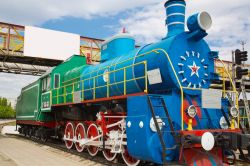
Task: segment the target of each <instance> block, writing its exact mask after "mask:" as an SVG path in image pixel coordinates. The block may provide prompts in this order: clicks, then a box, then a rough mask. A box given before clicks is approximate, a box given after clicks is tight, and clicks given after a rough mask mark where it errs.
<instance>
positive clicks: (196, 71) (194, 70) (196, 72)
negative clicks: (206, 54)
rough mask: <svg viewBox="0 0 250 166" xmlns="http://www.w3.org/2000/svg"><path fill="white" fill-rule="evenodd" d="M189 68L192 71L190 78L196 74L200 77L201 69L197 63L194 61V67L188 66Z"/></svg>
mask: <svg viewBox="0 0 250 166" xmlns="http://www.w3.org/2000/svg"><path fill="white" fill-rule="evenodd" d="M188 68H189V69H191V71H192V72H191V76H190V77H192V76H193V75H194V74H195V75H196V76H197V77H199V73H198V70H199V69H200V67H199V66H196V64H195V62H194V61H193V66H190V65H189V66H188Z"/></svg>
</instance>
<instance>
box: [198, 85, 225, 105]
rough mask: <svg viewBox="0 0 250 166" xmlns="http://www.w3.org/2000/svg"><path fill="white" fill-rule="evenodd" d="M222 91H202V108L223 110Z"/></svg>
mask: <svg viewBox="0 0 250 166" xmlns="http://www.w3.org/2000/svg"><path fill="white" fill-rule="evenodd" d="M221 96H222V91H221V90H217V89H202V108H211V109H221Z"/></svg>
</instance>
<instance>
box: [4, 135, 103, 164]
mask: <svg viewBox="0 0 250 166" xmlns="http://www.w3.org/2000/svg"><path fill="white" fill-rule="evenodd" d="M0 165H1V166H16V165H18V166H34V165H36V166H49V165H53V166H69V165H70V166H83V165H84V166H92V165H93V166H94V165H95V166H98V165H99V166H100V165H101V164H99V163H96V162H94V161H91V160H88V159H83V158H81V157H79V156H76V155H72V154H70V153H67V152H63V151H60V150H58V149H54V148H51V147H48V146H45V145H40V144H37V143H35V142H32V141H29V140H25V139H18V138H15V137H9V136H2V135H0Z"/></svg>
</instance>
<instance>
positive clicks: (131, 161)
mask: <svg viewBox="0 0 250 166" xmlns="http://www.w3.org/2000/svg"><path fill="white" fill-rule="evenodd" d="M122 158H123V161H124V162H125V163H126V164H127V165H128V166H136V165H138V164H139V163H140V160H138V159H135V158H133V157H132V156H130V155H129V153H128V149H127V146H124V152H123V153H122Z"/></svg>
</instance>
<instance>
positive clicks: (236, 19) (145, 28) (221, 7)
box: [120, 0, 250, 62]
mask: <svg viewBox="0 0 250 166" xmlns="http://www.w3.org/2000/svg"><path fill="white" fill-rule="evenodd" d="M249 9H250V1H249V0H241V1H237V2H236V1H235V0H220V1H218V0H203V1H191V0H187V12H186V13H187V16H189V15H191V14H194V13H197V12H200V11H207V12H209V13H210V14H211V16H212V18H213V26H212V28H211V29H210V30H209V31H208V33H209V35H208V37H207V38H206V39H207V40H208V42H209V43H210V45H211V46H212V49H214V50H219V51H220V57H221V58H222V59H225V60H231V51H232V50H234V49H236V48H241V45H240V43H239V41H240V40H244V41H247V45H246V49H247V50H249V51H250V17H249V15H250V10H249ZM165 18H166V16H165V9H164V3H160V4H155V5H150V6H146V7H144V8H143V9H142V10H140V11H135V12H133V13H132V14H131V15H130V16H129V17H128V18H126V19H122V20H120V24H121V26H122V27H126V28H127V30H128V31H129V32H130V33H131V34H132V35H135V37H136V39H137V41H138V42H139V43H150V42H155V41H157V40H159V39H161V38H163V37H165V35H166V31H167V30H165V29H166V28H165V25H164V24H165ZM249 62H250V61H249Z"/></svg>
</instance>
